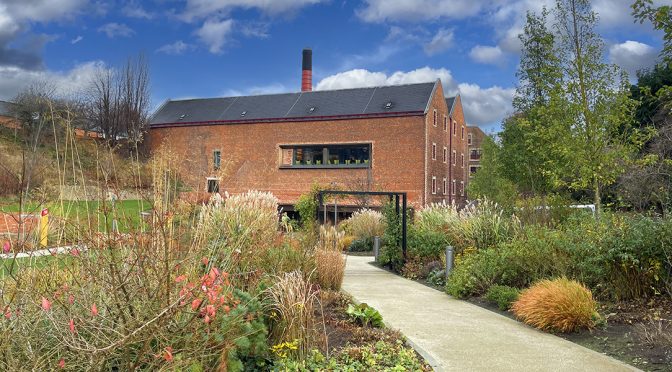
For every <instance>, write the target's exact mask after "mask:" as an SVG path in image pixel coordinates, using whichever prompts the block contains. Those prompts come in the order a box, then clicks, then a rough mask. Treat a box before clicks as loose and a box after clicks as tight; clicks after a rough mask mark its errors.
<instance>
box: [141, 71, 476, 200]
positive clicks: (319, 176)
mask: <svg viewBox="0 0 672 372" xmlns="http://www.w3.org/2000/svg"><path fill="white" fill-rule="evenodd" d="M305 70H306V68H305V64H304V78H305V75H306V74H305ZM304 83H305V80H304ZM303 85H304V91H302V92H298V93H286V94H274V95H259V96H244V97H227V98H211V99H193V100H176V101H167V102H166V103H164V104H163V106H162V107H161V108H159V110H158V111H157V112H156V113H155V114H154V116H153V117H152V120H151V123H150V131H149V141H150V147H151V149H152V150H156V149H157V148H158V147H159V146H162V145H164V146H168V147H169V148H171V149H172V150H173V152H174V153H176V154H177V155H178V156H179V157H180V159H183V160H182V164H181V167H182V174H183V175H188V177H187V178H188V179H189V181H188V183H189V190H191V191H194V192H196V191H198V192H205V191H210V192H212V191H215V190H220V191H221V192H223V191H227V192H229V193H239V192H244V191H246V190H250V189H256V190H263V191H270V192H272V193H273V194H274V195H275V196H277V197H278V198H279V199H280V202H281V204H282V205H283V206H284V207H285V208H286V209H291V207H292V205H293V204H294V203H295V202H296V200H297V199H298V197H299V196H300V195H301V194H304V193H306V192H308V191H309V190H310V189H311V186H312V185H313V184H319V185H322V186H326V187H338V188H341V189H346V190H358V191H395V192H407V193H408V198H409V204H410V205H411V206H415V207H420V206H422V205H425V204H428V203H435V202H442V201H445V202H448V203H450V202H453V201H454V202H456V203H458V204H463V203H464V201H465V182H466V177H467V170H468V168H467V163H466V162H467V160H466V156H467V145H466V144H467V139H466V138H467V134H466V132H467V129H466V124H465V120H464V114H463V110H462V103H461V99H460V97H459V96H457V97H452V98H448V99H446V98H445V97H444V93H443V88H442V86H441V82H440V81H439V80H437V81H434V82H428V83H422V84H409V85H398V86H382V87H371V88H357V89H344V90H331V91H311V90H310V86H309V85H308V86H306V84H303Z"/></svg>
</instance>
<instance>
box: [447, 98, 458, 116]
mask: <svg viewBox="0 0 672 372" xmlns="http://www.w3.org/2000/svg"><path fill="white" fill-rule="evenodd" d="M456 98H457V96H455V97H447V98H446V105H447V106H448V113H452V112H453V105H454V104H455V99H456Z"/></svg>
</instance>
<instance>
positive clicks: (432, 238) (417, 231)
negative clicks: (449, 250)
mask: <svg viewBox="0 0 672 372" xmlns="http://www.w3.org/2000/svg"><path fill="white" fill-rule="evenodd" d="M447 245H448V237H447V236H446V234H445V233H444V232H443V231H441V230H435V229H432V228H431V227H428V226H426V225H423V224H413V225H411V226H410V228H409V229H408V253H409V254H410V255H412V256H414V257H422V258H423V259H441V257H442V255H443V254H444V252H445V250H446V246H447Z"/></svg>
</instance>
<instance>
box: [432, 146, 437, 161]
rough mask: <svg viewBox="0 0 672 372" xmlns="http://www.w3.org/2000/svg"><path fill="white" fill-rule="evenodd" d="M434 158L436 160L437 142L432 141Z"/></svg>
mask: <svg viewBox="0 0 672 372" xmlns="http://www.w3.org/2000/svg"><path fill="white" fill-rule="evenodd" d="M432 160H436V143H434V142H432Z"/></svg>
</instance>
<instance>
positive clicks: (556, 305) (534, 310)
mask: <svg viewBox="0 0 672 372" xmlns="http://www.w3.org/2000/svg"><path fill="white" fill-rule="evenodd" d="M511 310H512V311H513V313H514V314H515V315H516V317H518V318H520V319H521V320H522V321H524V322H525V323H527V324H529V325H531V326H533V327H536V328H539V329H542V330H547V331H559V332H572V331H574V330H577V329H581V328H593V327H594V325H595V322H596V320H597V319H599V315H598V314H597V303H596V302H595V300H593V295H592V293H591V292H590V290H589V289H588V288H586V287H584V286H583V285H581V284H580V283H579V282H576V281H573V280H569V279H566V278H559V279H554V280H541V281H539V282H537V283H536V284H534V285H533V286H532V287H530V288H528V289H526V290H523V291H522V292H521V293H520V297H519V298H518V300H517V301H516V302H514V303H513V305H512V306H511Z"/></svg>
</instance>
